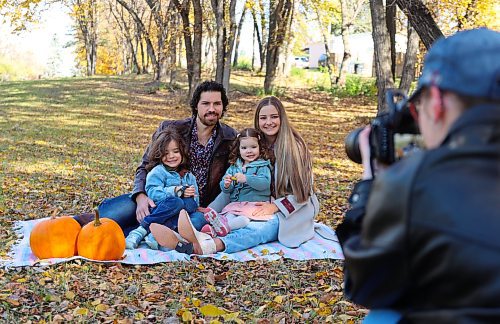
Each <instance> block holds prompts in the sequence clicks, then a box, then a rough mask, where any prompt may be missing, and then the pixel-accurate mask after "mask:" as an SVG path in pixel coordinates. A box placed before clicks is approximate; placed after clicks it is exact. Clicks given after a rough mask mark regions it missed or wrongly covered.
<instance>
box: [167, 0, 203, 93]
mask: <svg viewBox="0 0 500 324" xmlns="http://www.w3.org/2000/svg"><path fill="white" fill-rule="evenodd" d="M172 1H173V2H174V4H175V7H176V8H177V11H178V12H179V14H180V16H181V20H182V33H183V36H184V46H185V49H186V61H187V75H188V84H189V98H191V97H192V95H193V92H194V89H196V87H197V86H198V84H199V83H200V80H201V45H202V37H203V18H202V14H203V10H202V6H201V0H183V1H182V2H180V1H179V0H172ZM191 2H192V3H193V15H192V17H193V19H192V20H191V18H190V15H191V12H190V8H191ZM191 23H192V24H193V28H192V32H191Z"/></svg>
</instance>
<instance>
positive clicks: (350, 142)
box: [344, 127, 364, 164]
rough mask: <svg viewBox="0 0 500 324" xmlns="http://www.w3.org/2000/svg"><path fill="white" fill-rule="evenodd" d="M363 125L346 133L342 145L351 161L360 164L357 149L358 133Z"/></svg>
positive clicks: (359, 155)
mask: <svg viewBox="0 0 500 324" xmlns="http://www.w3.org/2000/svg"><path fill="white" fill-rule="evenodd" d="M363 129H364V127H359V128H356V129H355V130H353V131H352V132H350V133H349V134H347V136H346V138H345V140H344V145H345V152H346V153H347V156H348V157H349V159H351V161H353V162H356V163H359V164H361V152H360V151H359V133H360V132H361V131H362V130H363Z"/></svg>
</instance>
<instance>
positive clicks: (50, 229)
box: [30, 215, 82, 259]
mask: <svg viewBox="0 0 500 324" xmlns="http://www.w3.org/2000/svg"><path fill="white" fill-rule="evenodd" d="M81 228H82V227H81V226H80V224H78V222H77V221H76V220H75V219H74V218H73V217H71V216H62V217H55V216H54V215H53V216H52V217H51V218H49V219H46V220H43V221H41V222H39V223H37V224H36V225H35V227H33V230H31V235H30V247H31V251H32V252H33V254H34V255H35V256H36V257H37V258H39V259H48V258H69V257H72V256H74V255H76V252H77V251H76V240H77V237H78V233H79V232H80V229H81Z"/></svg>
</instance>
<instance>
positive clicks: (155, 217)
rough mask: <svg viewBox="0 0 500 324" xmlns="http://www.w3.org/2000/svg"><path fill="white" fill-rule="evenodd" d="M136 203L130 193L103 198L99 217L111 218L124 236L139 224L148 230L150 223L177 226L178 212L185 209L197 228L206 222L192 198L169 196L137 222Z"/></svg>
mask: <svg viewBox="0 0 500 324" xmlns="http://www.w3.org/2000/svg"><path fill="white" fill-rule="evenodd" d="M136 207H137V204H136V203H135V202H134V201H133V200H132V198H131V195H130V194H124V195H121V196H118V197H114V198H108V199H105V200H104V201H103V202H102V203H101V204H100V205H99V207H98V210H99V215H100V216H101V217H106V218H111V219H112V220H114V221H115V222H117V223H118V225H120V227H121V228H122V230H123V233H124V234H125V236H127V235H128V233H130V231H132V230H134V229H136V228H137V227H138V226H139V225H141V226H143V227H144V228H146V229H147V230H148V231H149V225H151V224H152V223H158V224H164V225H166V226H168V227H169V228H172V229H173V228H177V220H178V218H179V212H180V211H181V210H182V209H186V211H187V212H188V214H189V215H190V217H191V221H192V223H193V225H194V227H195V228H196V229H197V230H200V229H201V228H202V227H203V225H205V224H208V223H207V221H206V220H205V218H204V217H203V214H202V213H200V212H198V211H196V209H197V208H198V205H197V204H196V202H195V200H194V199H193V198H177V197H169V198H167V199H165V200H163V201H162V202H160V203H159V204H158V205H157V206H156V207H155V208H153V209H152V210H151V214H150V215H148V216H146V217H145V218H144V221H143V222H142V223H141V224H139V222H137V218H136V214H135V211H136Z"/></svg>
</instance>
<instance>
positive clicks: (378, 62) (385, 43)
mask: <svg viewBox="0 0 500 324" xmlns="http://www.w3.org/2000/svg"><path fill="white" fill-rule="evenodd" d="M370 11H371V17H372V35H373V44H374V57H375V71H376V75H377V90H378V102H377V109H378V111H381V110H385V109H386V107H387V105H386V102H385V92H386V90H387V89H390V88H394V79H393V78H392V72H391V54H390V53H391V44H390V41H389V32H388V30H387V24H386V19H385V7H384V3H383V1H382V0H370Z"/></svg>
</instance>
